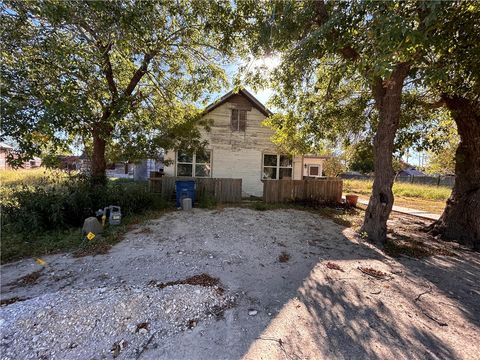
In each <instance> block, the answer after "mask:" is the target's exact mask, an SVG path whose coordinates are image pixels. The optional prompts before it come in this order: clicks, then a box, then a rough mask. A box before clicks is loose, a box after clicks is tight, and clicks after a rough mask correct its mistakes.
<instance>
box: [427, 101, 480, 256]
mask: <svg viewBox="0 0 480 360" xmlns="http://www.w3.org/2000/svg"><path fill="white" fill-rule="evenodd" d="M442 98H443V100H444V102H445V104H446V106H447V108H448V109H449V110H450V112H451V114H452V117H453V119H454V120H455V122H456V124H457V128H458V133H459V134H460V144H459V145H458V149H457V152H456V155H455V175H456V178H455V186H454V187H453V190H452V194H451V195H450V198H449V199H448V201H447V206H446V208H445V210H444V212H443V214H442V216H441V217H440V219H439V220H438V221H436V222H435V223H434V224H433V227H432V230H431V232H432V233H433V234H435V235H436V234H440V235H441V236H442V238H444V239H447V240H456V241H458V242H460V243H461V244H464V245H467V246H470V247H473V248H474V249H475V250H477V251H478V250H480V104H478V103H476V104H474V103H472V102H470V101H468V100H467V99H465V98H462V97H449V96H445V95H444V96H443V97H442Z"/></svg>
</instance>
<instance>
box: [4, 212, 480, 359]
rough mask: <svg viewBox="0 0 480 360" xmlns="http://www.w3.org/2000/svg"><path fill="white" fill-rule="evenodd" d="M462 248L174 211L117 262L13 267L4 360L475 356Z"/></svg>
mask: <svg viewBox="0 0 480 360" xmlns="http://www.w3.org/2000/svg"><path fill="white" fill-rule="evenodd" d="M457 253H458V254H460V256H434V257H429V258H426V259H423V260H418V259H412V258H407V257H401V258H398V259H393V258H391V257H389V256H386V255H385V254H384V253H383V252H381V251H378V250H377V249H376V248H374V247H372V246H370V245H369V244H366V243H364V242H363V241H362V240H361V239H359V238H358V237H357V236H356V235H355V234H354V233H353V231H352V230H351V229H349V228H344V227H341V226H339V225H337V224H335V223H334V222H332V221H331V220H328V219H326V218H323V217H320V216H319V215H317V214H313V213H310V212H306V211H299V210H271V211H255V210H251V209H246V208H225V209H218V210H200V209H195V210H194V211H193V212H172V213H168V214H166V215H165V216H163V217H161V218H159V219H156V220H154V221H149V222H147V223H145V224H143V225H140V226H139V227H138V228H137V229H135V230H132V231H131V232H129V233H128V234H126V236H125V238H124V240H123V241H122V242H120V243H119V244H117V245H116V246H115V247H114V248H113V249H112V250H111V251H110V252H109V253H108V254H106V255H98V256H95V257H84V258H72V257H71V256H70V255H68V254H66V255H55V256H49V257H46V258H45V260H46V261H47V263H48V266H47V267H46V268H44V269H43V270H41V269H42V268H41V267H40V266H39V265H37V264H35V263H34V262H33V261H32V260H31V259H28V260H23V261H20V262H17V263H12V264H7V265H4V266H2V268H1V272H2V299H4V300H5V299H12V298H13V299H14V300H15V298H18V301H16V302H14V303H11V304H9V305H6V306H2V308H1V309H0V323H1V325H0V326H1V331H2V339H1V344H0V345H1V347H2V358H5V359H19V358H32V359H35V358H44V359H50V358H58V359H76V358H78V359H87V358H88V359H92V358H95V359H101V358H112V357H117V358H141V359H159V358H160V359H396V360H398V359H475V358H478V352H479V350H480V348H479V344H480V283H479V280H478V279H480V256H479V254H475V253H471V252H466V251H458V252H457ZM38 270H40V271H39V272H38V273H34V272H35V271H38ZM32 273H34V274H36V275H33V278H32V275H31V274H32ZM200 274H207V275H208V276H207V275H202V276H203V277H196V278H193V279H194V281H192V280H191V279H192V276H194V275H200ZM26 275H30V277H26V278H25V276H26ZM209 276H210V277H209ZM215 278H218V279H219V283H216V282H215ZM185 279H190V280H188V281H183V282H182V281H180V282H178V280H185ZM199 279H200V280H199ZM197 280H198V281H197ZM169 282H170V283H169ZM25 299H27V300H25ZM12 302H13V300H12Z"/></svg>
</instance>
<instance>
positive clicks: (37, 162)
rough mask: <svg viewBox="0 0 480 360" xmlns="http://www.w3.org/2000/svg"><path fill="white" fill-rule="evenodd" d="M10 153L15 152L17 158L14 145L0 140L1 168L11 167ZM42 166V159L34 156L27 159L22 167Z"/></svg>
mask: <svg viewBox="0 0 480 360" xmlns="http://www.w3.org/2000/svg"><path fill="white" fill-rule="evenodd" d="M9 154H13V157H14V158H15V157H16V155H15V149H14V148H13V146H10V145H8V144H5V143H3V142H0V170H8V169H11V166H10V165H9V164H8V162H7V158H8V155H9ZM40 166H42V159H40V158H38V157H33V158H32V159H30V160H28V161H25V162H24V163H23V164H22V165H21V166H20V167H21V168H22V169H34V168H38V167H40Z"/></svg>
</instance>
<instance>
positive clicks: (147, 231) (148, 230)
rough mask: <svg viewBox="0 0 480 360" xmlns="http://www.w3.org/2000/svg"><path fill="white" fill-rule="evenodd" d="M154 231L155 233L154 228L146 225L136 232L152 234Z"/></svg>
mask: <svg viewBox="0 0 480 360" xmlns="http://www.w3.org/2000/svg"><path fill="white" fill-rule="evenodd" d="M152 233H153V230H152V229H150V228H149V227H146V226H145V227H143V228H141V229H139V230H137V231H135V234H152Z"/></svg>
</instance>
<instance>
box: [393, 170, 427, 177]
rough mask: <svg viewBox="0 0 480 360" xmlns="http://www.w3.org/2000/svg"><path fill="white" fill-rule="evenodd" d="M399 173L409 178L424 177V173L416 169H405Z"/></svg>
mask: <svg viewBox="0 0 480 360" xmlns="http://www.w3.org/2000/svg"><path fill="white" fill-rule="evenodd" d="M399 173H404V174H407V175H409V176H425V173H423V172H421V171H418V170H417V169H414V168H406V169H403V170H400V171H399Z"/></svg>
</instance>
